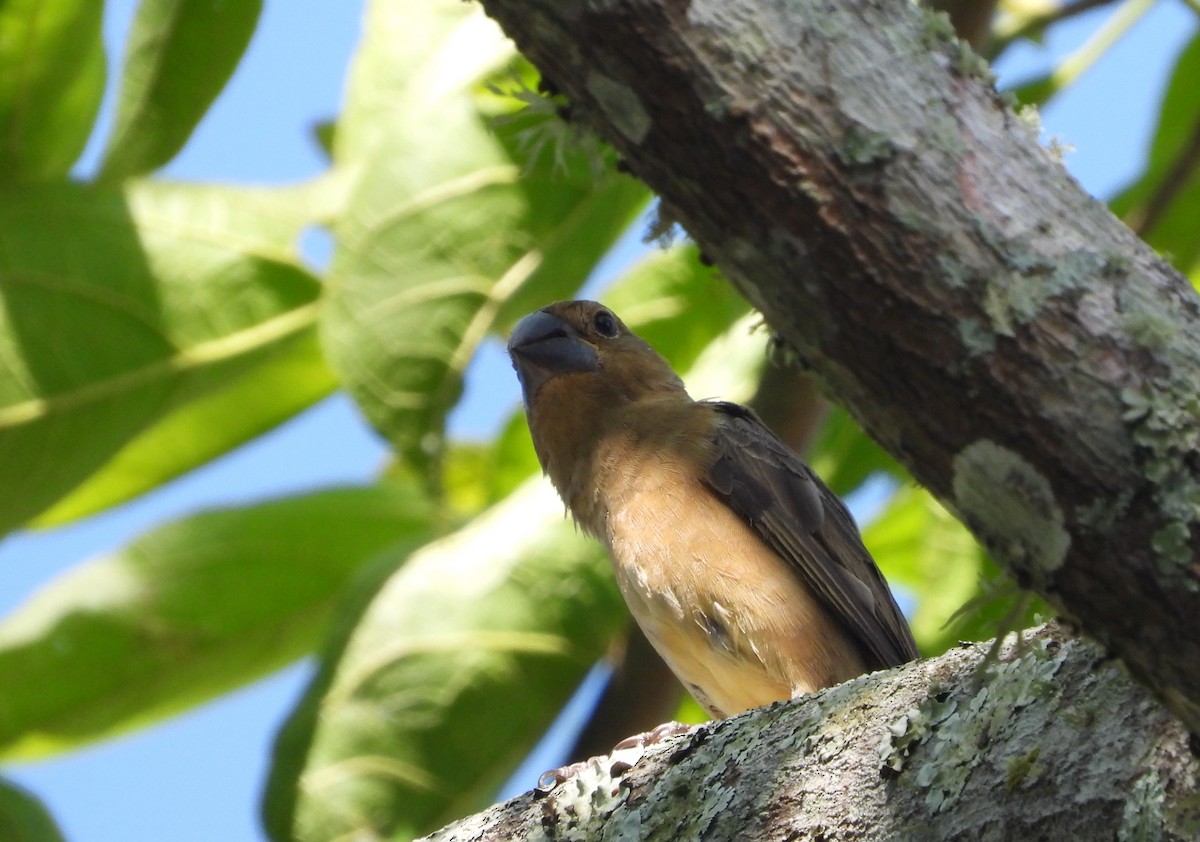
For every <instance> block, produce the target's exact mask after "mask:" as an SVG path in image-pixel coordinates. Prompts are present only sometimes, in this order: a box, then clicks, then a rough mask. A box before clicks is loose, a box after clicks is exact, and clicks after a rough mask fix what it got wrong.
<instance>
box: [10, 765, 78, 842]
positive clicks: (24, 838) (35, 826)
mask: <svg viewBox="0 0 1200 842" xmlns="http://www.w3.org/2000/svg"><path fill="white" fill-rule="evenodd" d="M0 839H3V840H4V842H65V840H64V839H63V835H62V832H61V831H60V830H59V829H58V825H57V824H55V823H54V819H53V818H52V817H51V815H50V813H49V811H47V810H46V808H45V807H44V806H42V803H41V802H40V801H38V800H37V798H35V797H34V796H33V795H32V794H31V793H29V792H27V791H26V790H24V789H22V788H21V787H19V786H17V785H15V784H12V783H9V782H8V781H5V780H2V779H0Z"/></svg>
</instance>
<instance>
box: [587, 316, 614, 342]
mask: <svg viewBox="0 0 1200 842" xmlns="http://www.w3.org/2000/svg"><path fill="white" fill-rule="evenodd" d="M592 324H593V325H595V326H596V333H598V334H600V335H601V336H604V337H607V338H609V339H613V338H615V337H616V335H617V318H616V316H614V315H613V314H612V313H610V312H608V311H607V310H601V311H599V312H598V313H596V316H595V318H593V319H592Z"/></svg>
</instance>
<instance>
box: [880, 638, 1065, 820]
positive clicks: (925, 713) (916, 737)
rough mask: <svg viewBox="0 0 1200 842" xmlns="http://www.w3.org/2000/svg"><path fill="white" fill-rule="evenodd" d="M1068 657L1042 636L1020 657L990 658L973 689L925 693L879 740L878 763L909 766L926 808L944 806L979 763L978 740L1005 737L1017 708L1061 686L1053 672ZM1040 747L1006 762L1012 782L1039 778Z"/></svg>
mask: <svg viewBox="0 0 1200 842" xmlns="http://www.w3.org/2000/svg"><path fill="white" fill-rule="evenodd" d="M1065 659H1066V655H1065V653H1063V652H1062V651H1057V652H1053V651H1051V649H1050V648H1049V647H1048V646H1047V642H1046V641H1045V640H1039V641H1037V643H1036V644H1035V645H1034V646H1033V648H1032V649H1031V650H1030V651H1029V652H1027V653H1026V654H1025V655H1023V656H1021V657H1019V658H1015V659H1013V660H1007V661H1006V660H1003V659H1001V660H996V661H993V662H992V663H990V664H989V665H988V666H987V667H986V669H985V672H984V679H983V681H982V682H981V683H980V686H979V688H978V690H976V691H975V692H973V693H969V694H967V693H964V692H963V691H962V690H960V694H959V695H953V694H944V693H938V694H932V695H930V696H929V697H928V698H926V699H925V700H924V701H923V702H922V703H921V705H920V706H919V707H917V708H915V709H913V710H910V711H909V712H908V713H906V714H905V715H904V716H903V717H901V718H900V719H898V720H896V721H895V722H893V723H892V724H891V726H890V727H889V729H888V734H887V736H886V737H885V740H884V742H883V743H882V744H881V746H880V760H881V762H882V763H883V766H884V767H885V768H887V769H890V770H891V771H892V772H893V773H899V772H901V771H902V770H904V769H906V768H907V769H908V770H909V773H910V774H911V778H910V780H911V781H912V782H913V783H915V785H916V786H918V787H919V788H921V789H923V790H925V804H926V806H927V807H928V808H929V809H930V810H932V811H933V812H935V813H936V812H941V811H943V810H946V809H949V808H950V807H952V806H953V805H954V803H955V802H956V801H957V800H958V798H959V796H960V795H961V793H962V791H963V788H964V787H965V786H966V783H967V780H968V778H969V777H970V775H971V772H972V771H973V770H974V769H975V768H976V766H977V765H978V764H979V763H980V762H981V761H980V757H981V754H980V751H979V747H980V746H983V745H988V744H990V743H992V742H994V741H997V740H1001V739H1006V738H1007V737H1009V736H1010V735H1011V732H1012V731H1013V729H1015V728H1016V727H1018V726H1017V724H1016V720H1017V718H1016V717H1015V716H1014V714H1015V712H1016V711H1018V710H1020V709H1021V708H1025V707H1027V706H1029V705H1030V704H1032V703H1033V702H1034V701H1035V700H1038V699H1043V698H1044V697H1046V696H1048V695H1051V694H1054V693H1056V692H1058V690H1057V689H1056V687H1055V681H1054V676H1055V674H1056V673H1057V672H1058V670H1059V668H1060V667H1061V666H1062V664H1063V661H1064V660H1065ZM1040 753H1041V750H1040V748H1039V747H1037V746H1034V747H1033V748H1031V749H1028V750H1025V751H1023V752H1022V753H1021V754H1019V755H1014V756H1012V757H1009V758H1008V759H1007V760H1006V761H1005V777H1004V780H1005V782H1006V784H1007V785H1008V786H1009V788H1010V789H1015V788H1017V787H1020V786H1027V785H1030V784H1031V783H1033V782H1034V781H1035V780H1036V778H1037V776H1038V775H1039V774H1040V773H1041V768H1040V767H1039V766H1038V763H1037V761H1038V757H1039V756H1040Z"/></svg>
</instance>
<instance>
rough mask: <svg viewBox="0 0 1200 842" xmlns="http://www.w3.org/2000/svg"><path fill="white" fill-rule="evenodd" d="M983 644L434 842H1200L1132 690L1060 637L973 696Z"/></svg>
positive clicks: (444, 833)
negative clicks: (954, 841)
mask: <svg viewBox="0 0 1200 842" xmlns="http://www.w3.org/2000/svg"><path fill="white" fill-rule="evenodd" d="M988 645H989V644H986V643H985V644H979V645H974V646H971V647H968V648H964V649H957V650H953V651H951V652H949V653H947V654H945V655H943V656H941V657H940V658H936V659H933V660H928V661H920V662H916V663H912V664H908V665H906V666H904V667H901V668H899V669H895V670H891V671H889V672H886V673H875V674H873V675H870V676H863V677H861V678H858V679H856V680H854V681H851V682H848V683H846V684H843V685H840V686H838V687H834V688H831V689H829V690H825V691H822V692H820V693H817V694H814V695H811V696H806V697H804V698H802V699H797V700H794V701H792V702H785V703H783V704H779V705H775V706H773V707H770V708H764V709H761V710H756V711H752V712H750V713H749V714H745V715H742V716H738V717H735V718H734V719H729V720H725V721H723V722H714V723H709V724H707V725H702V726H699V727H697V728H695V729H693V730H692V731H691V732H690V733H688V734H685V735H683V736H681V737H678V738H675V739H672V740H668V741H666V742H664V743H662V744H659V745H656V746H651V747H650V748H649V749H647V750H645V751H644V754H643V753H642V750H636V749H635V750H631V751H628V752H621V753H616V754H614V755H613V756H611V757H607V758H595V759H594V760H593V761H592V762H590V763H589V764H588V765H587V767H586V768H585V769H584V770H583V771H582V772H580V773H579V774H578V775H577V776H576V777H574V778H572V779H569V780H567V781H565V782H563V783H561V784H559V785H558V786H557V787H556V788H554V789H553V790H552V791H551V792H550V793H548V794H541V793H534V792H531V793H526V794H525V795H522V796H520V797H518V798H514V799H512V800H511V801H508V802H507V803H504V804H500V805H497V806H496V807H493V808H491V809H490V810H488V811H486V812H484V813H481V814H479V815H477V816H473V817H470V818H467V819H464V820H462V821H460V822H457V823H455V824H453V825H450V826H449V827H447V828H445V829H444V830H441V831H439V832H438V833H435V834H433V835H432V836H430V837H428V839H430V840H437V842H467V840H492V839H756V840H784V839H810V840H814V839H856V840H862V842H870V841H871V840H891V839H910V840H934V839H936V840H947V839H970V840H980V839H982V840H990V839H1020V838H1025V839H1111V838H1118V839H1162V840H1184V839H1191V838H1194V837H1193V836H1192V834H1193V833H1194V830H1195V827H1196V822H1198V821H1200V809H1198V808H1197V806H1196V796H1197V787H1196V781H1197V776H1198V775H1200V765H1198V764H1197V761H1196V759H1195V758H1194V757H1193V756H1191V754H1190V753H1189V751H1188V748H1187V742H1188V735H1187V732H1186V731H1185V730H1184V728H1183V727H1182V726H1181V725H1180V724H1179V722H1178V721H1177V720H1176V719H1174V717H1172V716H1171V715H1170V714H1168V713H1167V712H1166V711H1165V710H1163V708H1162V707H1160V706H1159V705H1158V704H1157V703H1156V702H1155V701H1154V700H1153V699H1152V698H1151V697H1150V696H1149V694H1147V693H1146V691H1145V690H1144V689H1143V688H1142V687H1139V686H1138V685H1136V684H1134V683H1133V682H1131V681H1130V680H1129V679H1128V678H1127V677H1126V676H1125V675H1124V674H1123V673H1122V672H1121V671H1120V670H1119V668H1118V667H1117V666H1116V665H1115V664H1114V663H1112V662H1111V661H1107V660H1105V658H1104V656H1103V654H1102V653H1101V652H1100V650H1099V649H1097V648H1096V647H1095V646H1094V645H1093V644H1090V643H1086V642H1083V641H1081V640H1078V639H1071V638H1069V637H1067V636H1065V635H1064V634H1063V633H1062V632H1061V630H1058V629H1055V628H1043V629H1042V630H1040V631H1039V632H1037V633H1035V634H1034V635H1033V638H1032V640H1028V639H1027V641H1026V645H1025V647H1024V648H1023V649H1022V650H1021V652H1023V653H1024V654H1021V652H1018V651H1017V649H1016V647H1015V646H1013V645H1009V646H1007V647H1004V654H1003V656H1002V658H1001V659H1000V660H999V661H997V662H994V663H993V664H992V665H991V666H990V667H988V668H987V673H986V676H985V679H984V681H983V682H982V683H981V684H978V685H977V684H976V683H975V682H974V681H973V680H972V678H973V676H974V675H975V674H976V670H978V669H979V667H980V664H981V661H982V659H983V653H984V652H985V651H986V650H987V648H988ZM1068 774H1069V776H1070V777H1069V778H1066V776H1067V775H1068ZM1064 779H1066V780H1067V781H1069V792H1070V795H1069V797H1064Z"/></svg>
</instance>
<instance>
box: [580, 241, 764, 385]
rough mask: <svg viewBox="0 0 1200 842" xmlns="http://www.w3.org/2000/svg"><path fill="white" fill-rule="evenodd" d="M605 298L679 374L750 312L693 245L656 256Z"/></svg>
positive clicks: (636, 265) (622, 279)
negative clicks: (701, 258) (702, 260)
mask: <svg viewBox="0 0 1200 842" xmlns="http://www.w3.org/2000/svg"><path fill="white" fill-rule="evenodd" d="M603 298H604V303H605V304H607V305H608V306H610V307H611V308H612V309H613V311H614V312H615V313H617V314H618V315H619V316H620V317H621V319H622V321H624V322H625V323H626V324H627V325H629V326H630V327H631V328H632V329H633V330H634V331H636V332H637V334H638V336H640V337H642V338H643V339H645V340H646V341H647V342H648V343H650V346H651V347H652V348H654V350H656V351H658V353H660V354H662V355H663V356H664V357H666V359H667V360H668V361H669V362H670V363H671V365H672V366H673V367H674V368H675V370H676V371H686V370H688V369H689V368H690V367H691V366H692V365H693V364H694V363H695V362H696V360H697V359H698V358H699V357H700V354H701V352H702V351H704V349H705V348H707V347H708V346H709V344H710V343H711V342H712V341H713V340H714V339H716V338H717V337H718V336H720V335H721V334H722V333H724V332H725V331H726V330H728V329H729V328H730V327H731V326H732V325H733V323H734V322H736V321H737V320H738V319H739V318H741V317H742V316H744V315H745V314H746V313H747V312H749V310H750V305H749V304H747V303H746V300H745V299H744V298H742V297H741V296H740V295H738V294H737V292H736V291H735V290H734V289H733V286H732V285H730V284H729V283H728V282H727V281H725V280H724V279H723V278H721V276H720V274H719V273H718V272H717V271H716V270H715V269H713V268H712V267H710V266H705V265H704V264H703V263H701V262H700V252H699V249H697V248H696V247H695V246H693V245H687V246H680V247H678V248H673V249H671V250H669V251H665V252H664V251H654V252H651V254H650V255H649V256H647V257H646V258H644V259H643V260H641V261H640V262H638V263H637V264H635V265H634V266H633V268H632V269H630V271H629V272H627V273H626V274H625V275H624V276H623V277H622V278H621V279H620V280H619V281H618V282H617V283H616V284H614V285H613V287H612V289H610V290H608V292H606V293H605V294H604V296H603ZM696 397H707V396H706V395H697V396H696Z"/></svg>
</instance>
